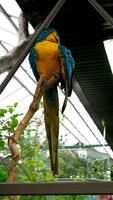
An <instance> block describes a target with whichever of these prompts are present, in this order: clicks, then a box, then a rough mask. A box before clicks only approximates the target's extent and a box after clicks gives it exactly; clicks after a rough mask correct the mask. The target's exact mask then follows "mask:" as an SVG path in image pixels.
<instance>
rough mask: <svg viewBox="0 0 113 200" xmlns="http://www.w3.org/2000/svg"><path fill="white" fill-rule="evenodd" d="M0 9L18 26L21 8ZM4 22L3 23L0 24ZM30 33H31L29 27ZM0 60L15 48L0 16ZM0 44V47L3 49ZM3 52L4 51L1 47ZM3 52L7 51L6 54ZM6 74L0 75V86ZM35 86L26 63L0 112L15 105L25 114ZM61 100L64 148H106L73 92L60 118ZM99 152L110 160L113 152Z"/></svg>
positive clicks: (14, 35)
mask: <svg viewBox="0 0 113 200" xmlns="http://www.w3.org/2000/svg"><path fill="white" fill-rule="evenodd" d="M0 3H1V5H2V6H3V8H4V9H5V11H6V12H7V13H8V15H9V17H10V16H11V19H12V20H13V22H14V23H15V25H16V26H18V20H17V18H18V16H19V14H20V8H19V7H18V5H17V4H16V2H15V1H14V0H8V1H7V0H0ZM3 22H4V23H3ZM29 28H30V33H33V29H32V27H31V26H29ZM0 41H2V43H0V56H2V55H5V54H6V51H7V50H8V51H10V50H11V49H12V48H13V47H14V46H16V45H17V44H18V33H17V31H16V30H15V28H14V27H13V26H12V25H11V23H10V22H9V20H8V19H7V18H6V17H5V16H4V14H3V13H1V12H0ZM2 44H3V45H2ZM3 46H4V47H5V48H4V47H3ZM5 49H6V50H5ZM6 75H7V73H3V74H1V75H0V83H2V81H3V79H4V78H5V76H6ZM35 87H36V83H35V79H34V76H33V74H32V71H31V69H30V66H29V63H28V59H27V58H26V59H25V61H24V62H23V63H22V66H21V67H20V68H19V70H18V71H17V72H16V74H15V76H14V77H13V78H12V80H11V81H10V83H9V84H8V85H7V87H6V88H5V90H4V91H3V93H2V94H1V96H0V108H1V107H5V106H8V105H13V104H14V103H15V102H18V108H17V109H18V113H24V114H25V112H26V111H27V109H28V107H29V105H30V103H31V101H32V98H33V94H34V91H35ZM59 97H60V111H59V113H60V137H61V136H63V141H64V142H65V145H75V144H77V143H83V144H102V145H104V144H107V142H106V140H105V139H104V137H103V136H102V135H101V133H100V131H99V130H98V128H97V127H96V125H95V124H94V122H93V120H92V119H91V118H90V116H89V114H88V113H87V111H86V110H85V108H84V106H83V105H82V104H81V102H80V101H79V99H78V97H77V96H76V94H75V93H74V92H73V93H72V96H71V98H70V102H69V101H68V104H67V107H66V110H65V113H64V116H63V115H62V114H61V108H62V105H63V101H64V95H63V94H62V92H61V91H60V89H59ZM36 116H37V117H39V118H40V117H41V118H42V120H43V121H44V117H43V109H40V110H38V112H37V113H36ZM42 130H43V135H46V134H45V128H44V126H43V127H42ZM100 151H102V152H106V153H107V152H108V154H109V155H110V156H111V157H112V158H113V152H112V151H111V149H110V147H104V146H103V147H102V148H101V150H100Z"/></svg>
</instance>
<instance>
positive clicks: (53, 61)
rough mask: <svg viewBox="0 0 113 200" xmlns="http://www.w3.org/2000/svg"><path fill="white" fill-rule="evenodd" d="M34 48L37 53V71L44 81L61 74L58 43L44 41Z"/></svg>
mask: <svg viewBox="0 0 113 200" xmlns="http://www.w3.org/2000/svg"><path fill="white" fill-rule="evenodd" d="M34 48H35V50H36V53H37V60H36V65H37V70H38V71H39V74H40V76H41V77H42V78H43V79H44V80H46V79H49V78H50V77H51V76H52V75H53V73H61V61H60V56H59V51H58V43H56V42H51V41H48V40H44V41H42V42H39V43H37V44H36V45H35V47H34Z"/></svg>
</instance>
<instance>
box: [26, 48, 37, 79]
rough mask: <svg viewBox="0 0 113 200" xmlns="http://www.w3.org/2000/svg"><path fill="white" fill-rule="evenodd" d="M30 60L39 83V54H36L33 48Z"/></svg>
mask: <svg viewBox="0 0 113 200" xmlns="http://www.w3.org/2000/svg"><path fill="white" fill-rule="evenodd" d="M28 59H29V63H30V66H31V69H32V72H33V74H34V76H35V78H36V80H37V81H38V80H39V73H38V71H37V67H36V59H37V54H36V51H35V49H34V47H32V49H31V51H30V54H29V57H28Z"/></svg>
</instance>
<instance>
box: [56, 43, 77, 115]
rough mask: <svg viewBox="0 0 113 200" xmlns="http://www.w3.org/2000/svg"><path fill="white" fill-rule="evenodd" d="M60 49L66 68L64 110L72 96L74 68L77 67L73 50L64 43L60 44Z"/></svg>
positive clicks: (64, 68)
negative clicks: (68, 98) (69, 97)
mask: <svg viewBox="0 0 113 200" xmlns="http://www.w3.org/2000/svg"><path fill="white" fill-rule="evenodd" d="M59 50H60V56H61V62H62V66H63V70H64V77H65V80H64V90H65V96H66V97H65V101H64V105H63V108H62V112H64V109H65V107H66V103H67V97H68V96H71V93H72V78H73V74H74V69H75V61H74V58H73V56H72V53H71V51H70V50H69V49H68V48H66V47H65V46H63V45H59Z"/></svg>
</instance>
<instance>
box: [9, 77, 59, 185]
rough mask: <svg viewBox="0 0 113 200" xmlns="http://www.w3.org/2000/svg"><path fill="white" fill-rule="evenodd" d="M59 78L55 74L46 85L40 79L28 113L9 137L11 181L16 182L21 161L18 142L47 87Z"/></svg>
mask: <svg viewBox="0 0 113 200" xmlns="http://www.w3.org/2000/svg"><path fill="white" fill-rule="evenodd" d="M58 79H59V75H58V74H57V75H56V74H55V75H53V76H52V77H51V78H50V79H49V80H48V81H47V83H46V85H47V86H45V82H44V81H43V80H42V79H41V78H40V79H39V81H38V85H37V87H36V90H35V94H34V97H33V101H32V103H31V104H30V106H29V109H28V111H27V113H26V115H25V116H24V118H23V119H22V121H21V122H20V124H19V125H18V127H17V129H16V130H15V132H14V134H13V135H12V136H11V137H9V140H8V145H9V148H10V151H11V154H12V159H11V160H10V162H9V177H8V182H10V183H12V182H14V180H15V176H16V166H17V163H18V161H19V151H18V149H17V146H16V143H17V141H18V140H19V138H20V137H21V135H22V134H23V132H24V130H25V128H26V127H27V125H28V123H29V121H30V119H31V118H32V117H33V115H34V114H35V112H36V111H37V110H38V107H39V103H40V99H41V97H42V95H43V92H44V89H45V87H48V88H50V87H52V86H53V85H54V84H56V82H57V81H58ZM46 89H47V88H46Z"/></svg>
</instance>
